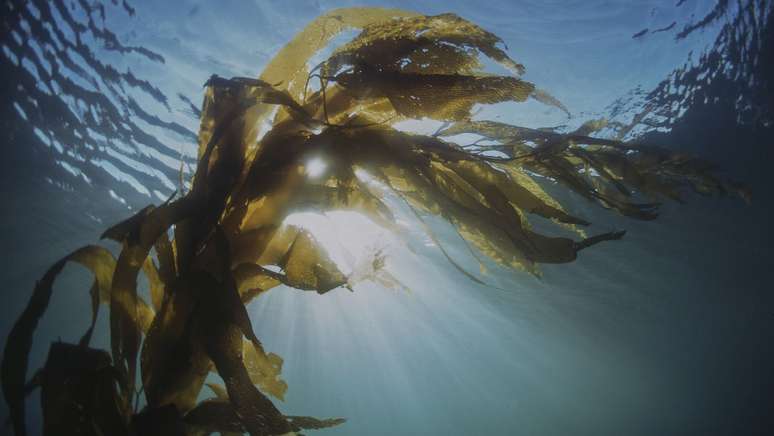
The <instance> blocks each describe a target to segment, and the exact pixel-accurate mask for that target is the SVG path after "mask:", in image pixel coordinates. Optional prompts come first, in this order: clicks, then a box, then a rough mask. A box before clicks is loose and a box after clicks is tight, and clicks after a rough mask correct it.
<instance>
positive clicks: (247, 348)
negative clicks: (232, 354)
mask: <svg viewBox="0 0 774 436" xmlns="http://www.w3.org/2000/svg"><path fill="white" fill-rule="evenodd" d="M243 358H244V362H245V368H247V372H248V374H250V380H252V382H253V384H254V385H256V386H258V387H259V388H260V389H261V391H262V392H265V393H267V394H269V395H271V396H273V397H276V398H279V399H280V400H283V399H284V398H285V392H287V390H288V384H287V383H285V381H284V380H282V379H281V378H280V374H281V373H282V358H281V357H279V356H278V355H276V354H274V353H268V354H267V353H266V352H265V351H264V350H263V347H261V346H256V345H255V344H253V343H252V342H250V341H245V342H244V349H243Z"/></svg>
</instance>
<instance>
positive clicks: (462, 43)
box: [327, 14, 524, 74]
mask: <svg viewBox="0 0 774 436" xmlns="http://www.w3.org/2000/svg"><path fill="white" fill-rule="evenodd" d="M500 43H502V40H501V39H500V38H499V37H497V36H496V35H494V34H492V33H490V32H487V31H485V30H483V29H482V28H480V27H479V26H477V25H475V24H473V23H471V22H470V21H467V20H465V19H463V18H460V17H459V16H457V15H455V14H441V15H435V16H414V17H406V18H400V19H396V20H393V21H386V20H385V21H381V22H376V23H373V24H370V25H368V26H366V27H365V28H364V30H363V32H362V33H361V34H360V35H358V37H357V38H355V39H354V40H353V41H352V42H350V43H348V44H346V45H344V46H343V47H341V48H340V49H339V50H337V52H335V53H334V55H333V56H331V58H330V59H329V60H328V61H327V64H329V65H328V67H327V70H328V71H327V72H328V73H331V72H333V73H335V72H336V70H337V69H338V67H340V66H341V65H344V64H349V65H355V64H368V65H373V66H382V67H385V66H386V65H385V64H386V63H391V62H399V61H400V60H401V59H404V58H411V55H412V54H413V53H415V52H421V51H423V50H432V49H433V47H434V46H444V45H450V46H453V47H456V48H458V49H461V50H466V51H468V52H469V53H470V54H469V56H470V57H475V56H476V54H477V53H475V52H481V53H483V54H484V55H485V56H488V57H489V58H491V59H492V60H494V61H495V62H498V63H500V64H501V65H503V66H504V67H506V68H507V69H509V70H510V71H511V72H513V73H515V74H523V72H524V66H522V65H520V64H518V63H516V62H514V61H513V60H512V59H510V58H509V57H508V55H507V54H506V53H505V52H504V51H503V50H502V49H500V48H499V47H497V45H498V44H500ZM432 60H433V61H435V62H434V63H435V64H436V65H439V64H440V65H443V64H444V63H445V62H447V61H448V60H447V59H444V58H441V57H433V58H432ZM465 64H466V63H465V62H459V63H454V62H453V63H450V65H449V67H451V69H453V71H451V72H454V73H458V72H460V70H459V69H462V68H464V66H466V65H465ZM455 67H456V68H455ZM447 71H448V70H447Z"/></svg>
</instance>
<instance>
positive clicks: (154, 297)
mask: <svg viewBox="0 0 774 436" xmlns="http://www.w3.org/2000/svg"><path fill="white" fill-rule="evenodd" d="M142 271H143V272H144V273H145V276H146V277H147V278H148V285H149V286H150V295H151V303H152V304H153V308H154V309H155V310H159V309H160V308H161V302H162V301H164V283H163V282H162V281H161V277H160V275H159V270H158V269H157V268H156V264H154V263H153V259H152V258H151V257H150V256H148V257H146V258H145V262H144V263H143V264H142Z"/></svg>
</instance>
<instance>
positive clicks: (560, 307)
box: [0, 0, 774, 435]
mask: <svg viewBox="0 0 774 436" xmlns="http://www.w3.org/2000/svg"><path fill="white" fill-rule="evenodd" d="M366 3H369V4H373V5H379V6H391V7H401V8H406V9H413V10H417V11H419V12H423V13H427V14H434V13H441V12H455V13H457V14H459V15H461V16H463V17H465V18H467V19H470V20H472V21H474V22H476V23H478V24H480V25H481V26H483V27H484V28H486V29H488V30H490V31H492V32H494V33H496V34H498V35H500V36H501V37H502V38H503V40H504V42H505V43H506V44H507V46H508V52H509V54H511V56H512V57H513V58H515V59H516V60H518V61H519V62H522V63H523V64H524V65H525V66H526V67H527V75H526V77H527V79H529V80H531V81H534V82H536V83H538V84H539V86H541V87H542V88H544V89H547V90H548V91H550V92H551V93H552V94H553V95H555V96H556V97H557V98H559V99H560V100H562V101H563V102H564V103H565V104H566V105H567V106H568V108H569V109H570V111H571V112H572V114H573V117H572V118H571V119H570V120H567V119H566V118H564V117H562V116H561V115H560V114H557V113H555V112H552V111H546V110H544V109H542V108H537V109H536V108H535V107H527V108H523V107H518V106H517V105H498V107H496V108H493V109H486V110H487V111H489V112H487V113H486V114H487V115H492V116H497V117H499V119H501V120H504V121H511V122H515V123H518V124H522V125H529V126H540V125H557V124H561V123H569V124H570V125H576V124H579V123H580V122H582V121H584V120H586V119H589V118H592V117H597V116H609V117H613V118H615V119H621V120H626V119H630V118H631V117H633V116H634V115H635V114H638V113H640V112H642V111H643V110H646V109H648V110H650V112H649V113H650V115H648V116H647V117H645V120H646V121H647V123H646V125H643V126H641V128H639V129H638V130H637V131H636V132H635V134H638V135H641V134H644V135H646V136H647V138H648V140H650V141H652V142H654V143H656V144H661V145H664V146H669V147H673V148H679V149H683V150H689V151H692V152H694V153H697V154H700V155H702V156H703V157H706V158H708V159H710V160H713V161H715V162H717V163H718V164H719V165H720V166H721V167H722V168H723V169H724V170H725V172H726V174H728V175H730V176H733V177H736V178H737V179H739V180H741V181H743V182H745V183H747V184H748V185H750V186H751V187H752V190H753V196H754V197H753V203H752V205H750V206H745V205H744V204H743V203H742V202H741V201H738V200H734V199H717V198H714V199H707V198H699V197H696V196H692V197H690V198H689V202H688V204H687V205H676V204H666V205H665V206H664V208H663V212H662V215H661V217H660V218H659V219H658V220H657V221H655V222H648V223H640V222H634V221H632V220H626V219H623V218H619V217H614V216H610V215H609V214H607V213H605V212H603V211H600V210H598V209H596V208H594V207H592V206H591V205H588V204H586V203H584V202H582V201H579V200H577V199H574V198H570V199H569V200H570V201H571V202H572V207H571V208H572V210H573V211H574V212H575V213H576V214H580V215H581V216H584V217H586V218H589V219H591V221H593V222H594V223H595V227H594V229H596V230H609V229H611V228H626V229H627V230H629V233H628V234H627V236H626V238H625V239H624V240H623V241H621V242H618V243H610V244H604V245H601V246H598V247H595V248H594V249H592V250H587V251H584V252H583V253H582V255H581V258H580V259H579V260H578V262H576V263H573V264H569V265H559V266H548V267H545V268H544V276H543V278H542V279H535V278H533V277H531V276H528V275H526V274H522V273H517V272H511V271H502V270H497V269H495V270H494V271H492V272H491V274H490V277H489V279H490V280H491V281H493V282H496V283H497V284H498V285H500V287H504V288H507V289H509V291H507V292H505V291H500V290H496V289H492V288H486V287H481V286H478V285H476V284H474V283H471V282H470V281H468V280H467V279H466V278H464V276H462V275H461V274H460V273H458V272H457V271H456V270H454V269H453V268H450V267H449V266H448V265H447V264H446V263H445V261H444V260H443V257H442V256H441V255H440V253H439V252H438V250H437V248H436V247H432V246H428V245H429V244H424V243H423V241H422V240H421V239H418V241H417V243H416V244H414V246H413V248H414V249H415V253H413V254H412V253H410V252H409V251H407V250H405V249H403V248H401V247H394V248H393V250H394V253H393V256H392V258H391V259H392V261H391V265H390V266H391V269H392V271H393V272H394V273H396V275H398V276H399V277H400V278H401V280H402V281H403V282H404V283H405V284H406V285H407V287H409V288H410V289H411V292H410V293H406V292H395V291H390V290H385V289H381V288H379V287H377V286H367V285H366V286H362V287H361V288H359V289H357V292H355V293H354V294H352V293H350V292H348V291H346V290H336V291H333V292H332V293H329V294H327V295H324V296H318V295H315V294H312V293H302V292H296V291H291V290H287V289H280V288H278V289H276V290H273V291H272V292H270V293H269V294H268V295H267V296H265V298H264V297H261V299H259V300H256V301H255V302H254V303H252V304H251V305H250V307H249V309H250V312H251V314H252V315H253V321H254V325H255V327H256V331H257V332H258V335H259V337H260V338H261V340H262V341H263V342H264V344H265V345H266V347H267V349H269V350H270V351H273V352H276V353H278V354H280V355H281V356H283V357H284V359H285V367H284V371H283V374H284V378H285V379H286V380H287V381H288V383H289V385H290V388H289V391H288V394H287V397H286V401H285V402H284V403H280V404H279V406H280V408H281V409H282V410H283V411H284V412H286V413H288V414H310V415H315V416H344V417H347V418H348V419H349V421H348V422H347V423H346V424H345V425H343V426H341V427H338V428H335V429H331V430H325V431H321V432H319V434H321V435H322V434H331V435H333V434H340V435H346V434H353V435H354V434H367V435H371V434H373V435H381V434H385V435H386V434H391V435H392V434H407V435H408V434H411V435H434V434H459V435H478V434H508V435H510V434H514V435H559V434H562V435H564V434H569V435H576V434H578V435H624V434H625V435H630V434H632V435H661V434H664V435H685V434H729V435H733V434H771V433H772V432H774V429H773V428H772V427H771V426H770V424H769V422H768V421H769V420H768V416H769V415H771V414H772V413H774V410H772V407H771V405H770V404H772V403H773V402H772V400H774V394H772V392H773V389H774V373H773V372H772V369H774V352H773V351H772V348H773V347H772V339H774V298H772V293H771V288H772V286H771V284H770V283H769V282H770V280H769V275H770V274H771V271H772V267H774V262H772V258H773V257H772V254H771V244H772V242H774V237H773V235H772V231H771V229H770V222H771V216H772V215H771V212H772V210H771V209H772V208H771V205H772V194H771V192H770V186H771V181H770V179H769V176H770V174H771V169H770V168H771V165H772V163H774V161H772V151H771V150H772V146H774V144H772V142H774V140H772V138H773V136H772V133H773V132H772V129H773V127H772V119H773V118H772V113H773V112H772V107H773V106H772V96H773V95H774V91H773V90H774V86H772V83H771V77H774V66H773V65H774V62H773V61H772V56H774V45H773V44H772V43H773V42H774V37H773V36H772V35H774V32H772V25H771V23H772V19H771V14H770V12H771V7H772V5H771V4H770V2H768V1H763V0H757V1H745V0H740V1H739V2H730V1H723V0H720V1H692V0H662V1H656V0H654V1H638V2H630V1H598V0H593V1H583V2H580V1H577V2H576V1H487V2H469V1H446V2H441V1H430V2H366ZM355 4H363V3H362V2H359V3H350V2H329V1H283V2H267V1H249V2H248V1H218V2H215V1H212V2H195V1H174V2H172V1H170V2H154V1H135V2H132V3H131V4H130V3H126V2H122V1H105V2H103V3H99V2H92V1H85V0H83V1H63V0H52V1H44V0H30V1H26V2H25V1H7V2H5V3H4V4H3V6H2V8H3V9H2V20H3V22H2V27H1V28H0V36H1V37H2V40H1V41H2V45H1V46H0V50H2V52H0V66H1V67H2V80H1V81H0V89H1V91H0V104H1V105H2V107H0V111H2V112H1V113H0V135H2V136H0V138H1V139H2V144H3V149H2V150H3V155H2V158H0V165H1V170H2V171H1V172H0V177H1V178H2V179H0V186H1V188H0V189H2V195H3V196H2V200H3V213H2V218H1V219H2V221H0V223H1V224H0V243H1V244H2V249H3V254H4V256H3V258H2V259H3V264H2V267H0V283H2V285H3V288H4V289H3V291H2V305H0V337H1V338H0V345H3V346H4V344H5V335H6V334H7V331H8V330H9V329H10V326H11V325H12V323H13V321H14V320H15V319H16V317H17V316H18V314H19V313H20V311H21V310H22V308H23V306H24V304H26V301H27V299H28V296H29V293H30V292H31V289H32V286H33V285H34V282H35V280H36V279H37V278H39V277H40V276H41V275H42V273H43V272H44V271H45V269H46V268H47V267H48V266H49V265H50V264H51V263H52V262H53V261H55V260H56V259H58V258H60V257H61V256H62V255H63V254H65V253H67V252H69V251H71V250H72V249H74V248H76V247H78V246H80V245H83V244H84V243H88V242H94V241H96V240H97V237H98V235H99V234H100V233H101V231H102V230H103V229H104V228H105V227H106V226H107V225H109V224H110V223H112V222H114V221H116V220H119V219H121V218H123V217H126V216H127V215H128V214H130V213H132V211H133V210H137V209H138V208H139V207H143V206H144V205H146V204H148V203H151V202H154V203H157V204H158V203H159V202H160V201H162V200H163V199H165V198H166V197H167V196H168V195H169V194H170V193H171V192H172V191H173V190H174V188H175V186H176V183H177V172H178V170H179V166H180V161H181V159H182V160H183V161H184V162H185V163H186V164H187V165H186V167H185V170H186V172H187V173H190V171H191V169H192V167H191V166H192V165H193V164H194V163H195V160H194V158H193V157H194V156H195V145H194V143H195V132H196V131H197V127H198V126H197V118H196V111H197V107H198V106H199V103H200V101H201V96H202V84H203V83H204V81H205V80H206V79H207V78H208V77H209V76H210V75H211V74H213V73H216V74H219V75H221V76H227V77H228V76H234V75H239V76H257V75H258V74H259V73H260V71H261V69H262V67H263V66H264V65H265V64H266V63H267V62H268V60H269V59H270V58H271V56H273V54H274V53H276V52H277V51H278V50H279V48H280V47H282V45H283V44H284V43H285V42H287V41H288V40H289V39H290V38H291V37H292V36H293V35H294V34H295V33H296V32H297V31H299V30H300V29H301V28H302V27H303V26H304V25H305V24H306V23H307V22H308V21H310V20H311V19H313V18H314V17H315V16H317V15H319V14H320V13H323V12H325V11H327V10H328V9H330V8H333V7H342V6H351V5H355ZM672 23H675V25H674V26H671V24H672ZM670 26H671V27H670ZM646 29H647V30H646ZM662 29H666V30H662ZM439 231H441V228H439ZM444 240H445V241H447V242H448V245H450V247H451V248H452V251H453V252H454V253H455V255H457V256H459V258H460V259H462V261H463V262H464V261H465V258H464V256H465V253H464V249H456V250H455V249H454V248H455V241H454V238H452V237H451V236H450V235H446V237H445V238H444ZM348 243H350V244H355V245H357V243H358V241H349V242H348ZM364 243H365V242H360V245H362V244H364ZM457 248H459V247H457ZM471 265H473V264H471ZM88 283H89V282H88V279H87V275H86V274H85V273H83V272H82V271H79V270H78V269H77V268H71V269H68V270H67V271H66V272H65V274H63V275H62V277H61V279H60V282H58V284H57V286H56V290H55V294H54V297H53V299H52V305H51V308H50V309H49V312H48V313H47V314H46V316H45V317H44V319H43V321H42V322H41V326H40V328H39V330H38V334H37V335H36V338H35V339H36V342H35V344H34V346H33V355H32V361H31V365H30V367H31V368H35V367H37V366H39V365H40V364H41V363H42V361H43V359H44V358H45V354H46V352H47V349H48V345H49V344H50V341H52V340H55V339H57V338H59V337H61V338H62V339H63V340H74V339H76V338H77V337H78V335H79V334H80V333H82V331H83V330H84V329H85V327H86V319H87V317H85V314H86V313H87V312H88V306H87V304H86V303H87V296H86V295H87V292H86V291H87V288H88V286H87V285H88ZM102 316H103V317H104V313H103V314H102ZM101 321H102V322H103V325H104V319H103V320H101ZM97 339H98V340H100V341H102V343H104V341H105V337H104V336H103V337H101V338H97ZM37 401H38V397H36V396H35V395H33V396H32V397H31V398H30V404H31V406H32V405H36V404H37ZM31 409H32V410H30V411H29V412H28V419H29V421H30V425H31V427H32V428H33V429H38V428H39V423H38V422H37V421H38V420H39V412H38V411H37V410H36V409H35V407H31ZM5 412H6V406H5V404H4V403H3V405H2V407H1V408H0V414H3V415H5ZM6 431H9V429H8V428H3V429H2V430H0V433H3V432H6Z"/></svg>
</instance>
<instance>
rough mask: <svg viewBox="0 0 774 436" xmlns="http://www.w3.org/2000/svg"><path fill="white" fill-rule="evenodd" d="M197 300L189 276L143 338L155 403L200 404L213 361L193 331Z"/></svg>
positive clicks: (149, 392)
mask: <svg viewBox="0 0 774 436" xmlns="http://www.w3.org/2000/svg"><path fill="white" fill-rule="evenodd" d="M195 304H196V301H195V299H194V297H193V295H192V293H191V284H190V282H189V280H181V281H180V282H178V283H176V284H175V285H174V287H173V289H172V290H171V292H170V297H169V298H167V299H165V300H164V302H163V303H162V306H161V309H160V310H159V313H158V315H157V316H156V317H155V318H154V320H153V323H152V324H151V328H150V329H149V331H148V334H147V336H146V338H145V341H144V342H143V348H142V353H141V356H140V357H141V359H140V369H141V372H142V382H143V387H144V392H145V397H146V398H147V401H148V404H149V405H150V406H152V407H161V406H164V405H167V404H174V405H175V406H176V408H177V409H178V410H180V411H183V412H185V411H187V410H189V409H191V408H192V407H194V405H195V404H196V400H197V397H198V395H199V391H200V390H201V386H202V385H203V383H204V380H205V378H206V377H207V374H208V372H209V369H210V365H211V363H210V362H209V359H207V357H206V356H205V354H204V351H203V349H202V348H201V346H200V345H199V344H198V342H197V341H195V338H194V337H193V336H192V332H191V331H190V323H191V322H192V315H193V310H194V306H195Z"/></svg>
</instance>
